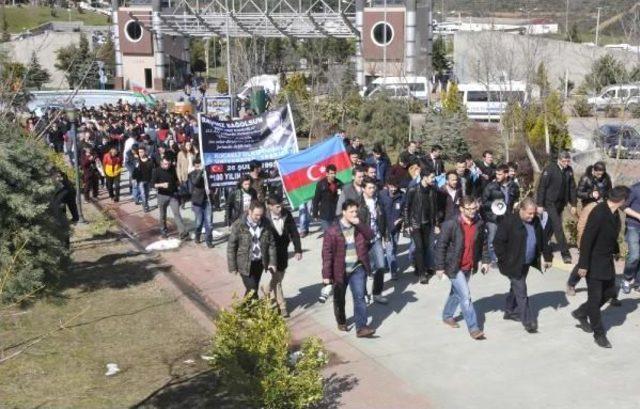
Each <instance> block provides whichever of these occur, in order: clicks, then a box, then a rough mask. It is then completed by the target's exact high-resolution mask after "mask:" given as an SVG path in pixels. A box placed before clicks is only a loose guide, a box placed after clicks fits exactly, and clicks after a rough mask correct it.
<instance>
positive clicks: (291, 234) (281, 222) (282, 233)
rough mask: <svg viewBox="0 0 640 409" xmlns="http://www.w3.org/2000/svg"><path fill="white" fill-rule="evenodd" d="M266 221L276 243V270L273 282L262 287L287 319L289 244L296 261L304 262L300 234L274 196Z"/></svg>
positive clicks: (272, 278)
mask: <svg viewBox="0 0 640 409" xmlns="http://www.w3.org/2000/svg"><path fill="white" fill-rule="evenodd" d="M267 206H268V207H269V209H268V210H267V215H266V221H267V222H268V224H269V226H270V228H271V232H272V234H273V238H274V240H275V243H276V270H275V271H272V272H271V280H269V281H268V282H266V283H264V284H263V285H262V292H263V293H264V295H265V296H266V297H268V298H270V299H272V296H275V300H276V302H277V303H278V308H279V309H280V314H281V315H282V316H283V317H285V318H287V317H289V312H288V311H287V302H286V300H285V298H284V293H283V292H282V279H283V278H284V273H285V271H286V270H287V266H288V265H289V244H290V243H291V242H293V249H294V250H293V251H294V253H295V258H296V260H302V244H301V243H300V233H299V232H298V227H297V226H296V221H295V220H294V219H293V216H292V215H291V212H290V211H289V210H287V209H285V208H284V207H283V206H282V199H281V198H279V197H276V196H274V195H271V196H269V198H268V199H267Z"/></svg>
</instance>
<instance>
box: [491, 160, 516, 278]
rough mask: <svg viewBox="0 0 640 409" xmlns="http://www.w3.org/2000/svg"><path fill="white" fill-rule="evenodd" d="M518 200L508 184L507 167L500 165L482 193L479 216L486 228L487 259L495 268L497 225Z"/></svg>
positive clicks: (514, 185)
mask: <svg viewBox="0 0 640 409" xmlns="http://www.w3.org/2000/svg"><path fill="white" fill-rule="evenodd" d="M519 199H520V191H519V190H518V189H517V185H516V184H515V183H509V167H508V166H507V165H500V166H498V167H497V168H496V176H495V179H494V180H493V181H491V182H489V183H488V184H487V185H486V186H485V187H484V190H483V191H482V197H481V200H482V207H481V210H482V212H481V214H482V217H483V219H484V221H485V223H486V226H487V241H488V244H489V257H490V258H491V263H492V265H493V266H495V263H496V262H497V261H498V259H497V257H496V252H495V250H494V247H493V240H494V238H495V237H496V231H497V230H498V224H499V223H500V221H502V218H503V216H504V215H505V214H509V213H512V211H513V204H514V203H517V202H518V200H519Z"/></svg>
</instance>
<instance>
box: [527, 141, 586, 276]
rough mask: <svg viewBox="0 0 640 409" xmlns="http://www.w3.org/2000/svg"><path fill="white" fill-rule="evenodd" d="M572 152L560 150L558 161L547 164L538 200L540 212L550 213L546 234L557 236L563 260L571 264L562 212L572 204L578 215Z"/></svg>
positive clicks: (541, 178)
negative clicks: (571, 164)
mask: <svg viewBox="0 0 640 409" xmlns="http://www.w3.org/2000/svg"><path fill="white" fill-rule="evenodd" d="M570 163H571V154H570V153H569V152H566V151H564V152H560V154H559V155H558V162H557V163H552V164H550V165H549V166H547V167H546V168H545V169H544V171H543V172H542V176H541V177H540V183H539V184H538V190H537V193H536V202H537V204H538V214H540V215H541V214H542V212H544V211H546V212H547V214H548V215H549V223H547V226H546V229H545V230H546V231H545V234H546V235H547V239H550V238H551V234H553V235H554V236H555V237H556V242H557V243H558V247H560V254H562V260H563V261H564V262H565V263H566V264H571V254H570V253H569V247H568V246H567V239H566V238H565V237H564V230H563V227H562V212H563V210H564V208H565V206H566V205H567V204H570V205H571V213H572V214H573V215H576V213H577V211H576V203H577V200H578V198H577V196H576V182H575V180H574V179H573V169H572V168H571V166H570Z"/></svg>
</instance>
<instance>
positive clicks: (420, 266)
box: [402, 173, 437, 284]
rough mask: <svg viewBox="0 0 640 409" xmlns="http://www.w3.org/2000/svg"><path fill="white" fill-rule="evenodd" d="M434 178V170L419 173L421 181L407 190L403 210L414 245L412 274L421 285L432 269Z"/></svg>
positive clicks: (434, 202) (434, 213) (434, 211)
mask: <svg viewBox="0 0 640 409" xmlns="http://www.w3.org/2000/svg"><path fill="white" fill-rule="evenodd" d="M434 178H435V176H434V174H433V173H431V174H427V173H422V174H421V179H420V183H417V184H414V185H412V186H411V187H410V188H409V189H407V197H406V202H405V206H404V212H403V219H404V221H403V223H402V224H403V225H404V229H405V231H407V232H408V233H409V235H410V236H411V241H412V243H413V246H414V251H413V265H414V274H415V275H416V276H418V277H420V283H421V284H428V283H429V280H430V279H431V277H432V276H433V270H431V271H429V269H430V268H431V267H432V265H431V264H432V263H433V260H432V259H433V257H432V256H433V254H432V251H431V250H432V249H431V243H432V240H431V237H432V236H431V235H432V232H433V230H434V229H435V227H436V196H437V190H436V188H435V187H434V185H433V181H434Z"/></svg>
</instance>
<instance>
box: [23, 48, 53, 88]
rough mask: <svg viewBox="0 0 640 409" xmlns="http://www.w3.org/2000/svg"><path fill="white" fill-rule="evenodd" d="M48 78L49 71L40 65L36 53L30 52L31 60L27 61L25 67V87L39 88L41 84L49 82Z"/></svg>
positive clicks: (49, 77)
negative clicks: (27, 64)
mask: <svg viewBox="0 0 640 409" xmlns="http://www.w3.org/2000/svg"><path fill="white" fill-rule="evenodd" d="M50 79H51V74H49V71H47V70H46V69H44V68H42V65H40V61H38V57H37V56H36V53H32V54H31V61H30V62H29V66H28V67H27V77H26V80H25V87H27V88H37V89H40V88H42V85H43V84H45V83H47V82H49V80H50Z"/></svg>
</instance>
